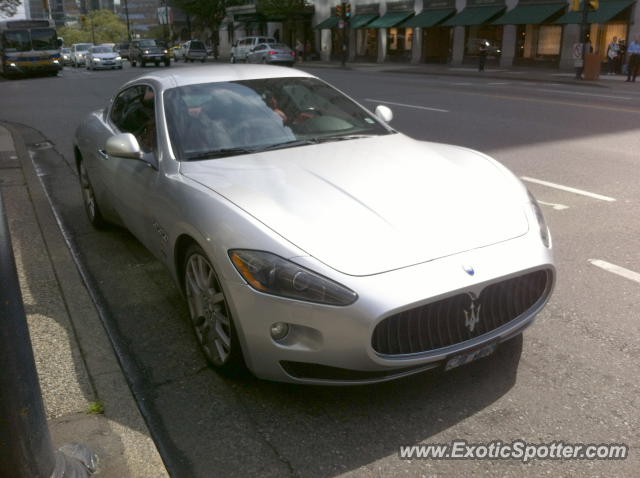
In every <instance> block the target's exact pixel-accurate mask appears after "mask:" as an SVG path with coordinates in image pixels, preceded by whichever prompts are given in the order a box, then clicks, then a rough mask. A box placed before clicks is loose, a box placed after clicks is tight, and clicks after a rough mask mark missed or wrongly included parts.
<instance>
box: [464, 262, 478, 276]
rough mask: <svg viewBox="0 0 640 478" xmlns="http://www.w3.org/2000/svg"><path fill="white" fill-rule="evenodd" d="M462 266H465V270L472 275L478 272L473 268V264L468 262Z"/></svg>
mask: <svg viewBox="0 0 640 478" xmlns="http://www.w3.org/2000/svg"><path fill="white" fill-rule="evenodd" d="M462 268H463V269H464V271H465V272H466V273H467V274H469V275H470V276H472V275H473V274H475V273H476V271H475V270H474V269H473V267H471V266H469V265H467V264H465V265H463V266H462Z"/></svg>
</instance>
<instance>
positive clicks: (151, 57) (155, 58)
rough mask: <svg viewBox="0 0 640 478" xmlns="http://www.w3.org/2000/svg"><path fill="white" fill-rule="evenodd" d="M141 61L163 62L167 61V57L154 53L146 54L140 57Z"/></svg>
mask: <svg viewBox="0 0 640 478" xmlns="http://www.w3.org/2000/svg"><path fill="white" fill-rule="evenodd" d="M140 59H141V61H145V62H147V61H152V62H158V63H160V62H163V61H169V55H163V54H159V53H158V54H156V53H148V54H143V55H141V56H140Z"/></svg>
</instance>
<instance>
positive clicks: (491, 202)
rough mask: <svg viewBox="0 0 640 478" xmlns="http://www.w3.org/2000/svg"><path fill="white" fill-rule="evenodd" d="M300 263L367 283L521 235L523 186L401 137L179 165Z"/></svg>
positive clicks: (457, 152) (495, 170)
mask: <svg viewBox="0 0 640 478" xmlns="http://www.w3.org/2000/svg"><path fill="white" fill-rule="evenodd" d="M181 173H182V174H183V175H185V176H187V177H188V178H191V179H193V180H194V181H197V182H199V183H201V184H203V185H204V186H206V187H208V188H210V189H212V190H213V191H215V192H217V193H218V194H220V195H222V196H224V197H225V198H227V199H228V200H229V201H231V202H233V203H234V204H236V205H237V206H238V207H240V208H242V209H243V210H244V211H246V212H247V213H249V214H251V215H252V216H254V217H255V218H256V219H257V220H259V221H260V222H262V223H264V224H265V225H266V226H268V227H269V228H271V229H272V230H273V231H275V232H276V233H278V234H280V235H281V236H283V237H284V238H286V239H287V240H288V241H290V242H291V243H293V244H295V245H296V246H297V247H298V248H300V249H302V250H303V251H305V252H306V253H307V254H309V255H311V256H313V257H315V258H316V259H318V260H320V261H321V262H323V263H325V264H327V265H328V266H330V267H332V268H334V269H336V270H338V271H340V272H342V273H345V274H349V275H358V276H361V275H372V274H376V273H381V272H385V271H389V270H393V269H398V268H402V267H406V266H410V265H413V264H418V263H422V262H426V261H430V260H433V259H437V258H440V257H444V256H448V255H451V254H456V253H459V252H463V251H468V250H471V249H475V248H479V247H484V246H488V245H491V244H495V243H498V242H501V241H506V240H509V239H513V238H516V237H518V236H521V235H523V234H526V233H527V231H528V222H527V218H526V215H525V212H524V206H525V201H526V199H525V198H526V196H525V194H523V189H522V186H521V185H520V184H519V183H518V182H517V181H516V180H515V179H514V178H513V177H512V176H510V175H509V174H505V171H504V170H503V169H502V168H501V167H500V166H498V165H496V164H495V163H494V162H492V161H491V160H490V159H489V158H487V157H486V156H484V155H482V154H480V153H477V152H475V151H471V150H468V149H465V148H459V147H456V146H449V145H442V144H436V143H425V142H420V141H415V140H412V139H410V138H408V137H406V136H403V135H401V134H393V135H387V136H379V137H374V138H366V139H354V140H346V141H339V142H333V143H322V144H318V145H312V146H302V147H296V148H289V149H283V150H276V151H270V152H265V153H257V154H252V155H246V156H235V157H230V158H223V159H216V160H207V161H194V162H182V163H181Z"/></svg>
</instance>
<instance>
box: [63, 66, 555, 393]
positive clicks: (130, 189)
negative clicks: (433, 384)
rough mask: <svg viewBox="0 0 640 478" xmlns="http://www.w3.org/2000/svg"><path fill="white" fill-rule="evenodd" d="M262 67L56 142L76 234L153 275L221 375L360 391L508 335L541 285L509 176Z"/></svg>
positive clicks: (545, 264)
mask: <svg viewBox="0 0 640 478" xmlns="http://www.w3.org/2000/svg"><path fill="white" fill-rule="evenodd" d="M391 119H392V113H391V110H389V109H388V108H387V107H384V106H378V107H377V108H376V112H375V114H373V113H370V112H369V111H368V110H366V109H365V108H363V107H362V106H360V105H358V104H357V103H355V102H354V101H353V100H352V99H350V98H348V97H347V96H345V95H344V94H342V93H340V92H339V91H337V90H336V89H334V88H333V87H331V86H330V85H328V84H327V83H325V82H323V81H322V80H319V79H318V78H316V77H314V76H312V75H309V74H307V73H305V72H302V71H298V70H294V69H290V68H280V67H270V66H250V65H218V66H209V67H204V68H202V67H201V68H181V69H180V70H179V71H176V72H175V73H174V72H172V71H158V72H153V73H151V74H146V75H144V76H142V77H140V78H138V79H135V80H132V81H130V82H128V83H126V84H125V85H124V86H122V87H121V88H120V89H119V91H118V92H117V93H116V95H115V97H114V99H113V101H112V102H111V103H109V106H107V107H106V109H104V110H98V111H95V112H93V113H91V114H90V115H88V116H87V117H86V118H85V119H84V120H83V121H82V123H81V124H80V126H79V127H78V129H77V131H76V136H75V140H74V150H75V160H76V164H77V168H78V173H79V178H80V184H81V188H82V195H83V198H84V203H85V209H86V211H87V214H88V217H89V220H90V221H91V223H92V224H93V225H94V226H96V227H100V226H102V225H103V224H104V223H105V221H109V222H114V223H117V224H121V225H124V226H125V227H127V228H128V229H129V230H130V231H131V232H132V233H133V234H134V235H135V236H136V237H137V238H138V239H139V240H140V241H141V242H142V243H143V244H144V245H145V246H146V247H147V248H148V249H149V250H150V251H151V252H152V253H153V254H154V255H155V256H156V257H157V258H158V259H159V260H160V261H162V262H163V263H164V264H165V265H166V266H167V267H168V269H169V270H170V272H171V274H172V276H173V278H174V279H175V281H176V282H177V284H179V286H180V289H181V290H182V292H183V293H184V296H185V298H186V302H187V304H188V309H189V313H190V317H191V323H192V325H193V328H194V331H195V336H196V338H197V340H198V342H199V343H200V345H201V348H202V350H203V352H204V354H205V355H206V357H207V359H208V360H209V362H210V363H211V364H212V365H213V366H214V367H216V368H217V369H218V370H220V371H221V372H231V371H234V370H237V369H238V368H242V367H244V366H246V367H248V368H249V369H250V370H251V371H252V372H253V373H254V374H255V375H256V376H258V377H262V378H265V379H271V380H278V381H288V382H299V383H321V384H349V383H370V382H375V381H383V380H390V379H393V378H396V377H401V376H406V375H409V374H413V373H417V372H420V371H422V370H426V369H431V368H435V367H441V368H443V369H445V370H448V369H450V368H453V367H456V366H460V365H463V364H466V363H467V362H470V361H472V360H475V359H478V358H480V357H484V356H486V355H488V354H490V353H492V352H493V351H494V350H495V348H496V347H497V346H498V345H499V344H500V343H501V342H503V341H505V340H507V339H509V338H512V337H514V336H516V335H518V334H520V333H521V332H522V331H523V329H524V328H526V327H527V326H528V325H530V324H531V322H532V321H533V319H534V317H535V315H536V314H537V313H538V312H539V311H540V310H541V309H542V307H543V306H544V305H545V303H546V302H547V300H548V299H549V296H550V295H551V291H552V289H553V286H554V282H555V276H556V272H555V267H554V262H553V257H552V244H551V238H550V234H549V230H548V229H547V226H546V225H545V222H544V218H543V216H542V213H541V211H540V207H539V206H538V204H537V202H536V200H535V199H534V198H533V197H532V196H531V195H530V194H529V193H528V191H527V189H526V188H525V187H524V185H523V184H522V183H521V182H520V180H519V179H518V178H517V177H516V176H514V175H513V174H512V173H511V172H509V171H508V170H507V169H506V168H505V167H504V166H502V165H501V164H499V163H498V162H497V161H495V160H493V159H491V158H489V157H488V156H486V155H484V154H482V153H479V152H477V151H472V150H470V149H466V148H462V147H458V146H452V145H445V144H438V143H429V142H422V141H417V140H414V139H411V138H409V137H408V136H405V135H403V134H401V133H398V132H396V131H395V130H394V129H393V128H391V127H390V126H389V125H388V122H389V121H391Z"/></svg>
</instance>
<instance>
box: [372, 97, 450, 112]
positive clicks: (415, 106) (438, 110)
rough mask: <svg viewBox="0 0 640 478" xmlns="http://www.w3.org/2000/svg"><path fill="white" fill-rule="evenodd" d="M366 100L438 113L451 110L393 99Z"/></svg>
mask: <svg viewBox="0 0 640 478" xmlns="http://www.w3.org/2000/svg"><path fill="white" fill-rule="evenodd" d="M364 100H365V101H369V102H371V103H382V104H383V105H394V106H404V107H405V108H415V109H418V110H429V111H437V112H438V113H448V112H449V110H443V109H440V108H430V107H428V106H417V105H407V104H404V103H394V102H393V101H383V100H373V99H371V98H365V99H364Z"/></svg>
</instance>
